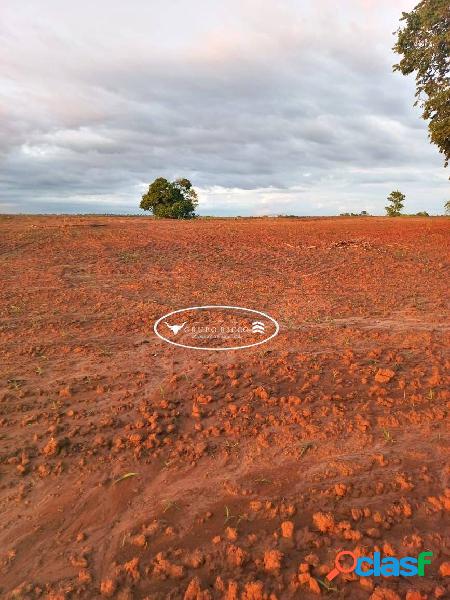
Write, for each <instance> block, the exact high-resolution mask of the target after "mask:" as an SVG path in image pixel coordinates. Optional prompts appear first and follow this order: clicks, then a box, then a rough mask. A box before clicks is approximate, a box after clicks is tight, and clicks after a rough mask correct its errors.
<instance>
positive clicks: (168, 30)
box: [0, 0, 448, 215]
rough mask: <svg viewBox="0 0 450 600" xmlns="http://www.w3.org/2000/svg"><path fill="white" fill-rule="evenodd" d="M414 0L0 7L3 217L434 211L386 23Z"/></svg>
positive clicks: (433, 158)
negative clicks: (145, 207) (171, 208)
mask: <svg viewBox="0 0 450 600" xmlns="http://www.w3.org/2000/svg"><path fill="white" fill-rule="evenodd" d="M416 3H417V2H416V0H413V1H411V0H339V2H337V1H336V0H295V1H294V0H292V1H291V0H281V1H277V0H226V1H224V0H170V1H167V0H128V1H127V2H124V1H123V0H96V1H95V2H92V1H88V0H78V1H77V2H72V3H69V2H62V1H61V0H28V1H27V0H2V2H1V5H0V48H1V52H0V211H2V212H66V213H72V212H117V213H120V212H140V211H139V209H138V208H137V206H138V203H139V200H140V195H141V194H142V192H143V190H144V188H145V187H146V185H148V183H149V182H150V181H152V180H153V179H154V178H155V177H157V176H165V177H168V178H171V179H172V178H175V177H180V176H183V177H188V178H190V179H191V180H192V182H193V183H194V185H195V186H196V187H197V189H198V190H199V196H200V206H199V212H200V213H201V214H216V215H251V214H253V215H259V214H279V213H285V214H300V215H304V214H311V215H312V214H336V213H339V212H343V211H358V212H359V211H360V210H364V209H365V210H368V211H369V212H371V213H373V214H377V213H379V214H381V213H382V212H383V211H384V208H383V207H384V205H385V199H386V196H387V194H388V193H389V192H390V191H391V190H393V189H397V188H399V189H400V190H402V191H403V192H404V193H405V194H406V196H407V205H406V210H407V211H408V212H416V211H418V210H427V211H428V212H430V213H442V212H443V204H444V202H445V201H446V200H448V179H447V178H448V171H447V170H445V169H444V167H443V160H442V156H441V155H440V154H439V153H438V151H437V149H436V148H435V147H433V146H431V145H430V144H429V142H428V138H427V129H426V123H425V122H424V121H423V120H421V118H420V111H419V109H417V108H416V109H415V108H413V107H412V104H413V101H414V80H413V77H411V78H409V79H406V78H404V77H403V76H401V75H400V74H398V73H392V64H393V63H394V62H395V61H396V60H397V58H396V56H395V55H394V54H393V53H392V51H391V47H392V45H393V43H394V36H393V35H392V32H393V31H394V30H395V29H396V28H397V26H398V21H399V17H400V15H401V11H402V10H405V11H409V10H411V9H412V8H413V7H414V5H415V4H416Z"/></svg>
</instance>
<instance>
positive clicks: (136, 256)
mask: <svg viewBox="0 0 450 600" xmlns="http://www.w3.org/2000/svg"><path fill="white" fill-rule="evenodd" d="M449 233H450V220H448V219H444V218H429V219H426V218H399V219H395V218H393V219H388V218H355V219H345V218H342V219H252V220H198V221H193V222H168V221H161V222H155V221H153V220H151V219H147V218H122V217H120V218H119V217H116V218H114V217H112V218H107V217H81V218H80V217H70V218H69V217H67V218H66V217H2V218H1V219H0V252H1V255H0V260H1V272H2V275H1V278H2V287H1V292H0V293H1V313H0V318H1V320H0V325H1V329H0V334H1V337H0V342H1V344H0V352H1V375H2V383H1V388H0V400H1V402H0V444H1V463H0V519H1V526H0V593H1V595H2V597H4V598H24V599H28V598H29V599H34V598H47V599H52V600H57V599H58V600H59V599H63V598H64V599H66V598H67V599H69V598H82V599H85V598H86V599H92V598H104V597H112V598H117V599H122V600H124V599H133V598H137V599H143V598H147V599H166V598H168V599H177V598H181V599H184V600H208V599H222V598H223V599H226V600H263V599H268V600H269V599H270V600H275V599H278V600H281V599H285V598H287V599H288V598H302V599H305V600H309V599H312V598H317V597H318V596H319V595H320V596H322V597H329V598H339V599H341V598H348V599H351V600H362V599H369V598H370V599H371V600H398V599H399V598H400V599H401V600H403V599H406V600H425V599H433V598H446V597H449V596H448V594H449V590H450V586H449V580H448V578H446V577H447V576H448V575H449V572H450V557H449V537H448V533H449V525H448V523H449V521H448V510H449V507H450V488H449V484H448V475H449V470H448V467H447V466H446V465H447V464H448V463H447V462H446V460H447V458H448V454H447V453H446V434H447V432H448V420H446V419H447V417H448V403H449V399H450V394H449V391H448V388H447V387H446V382H447V383H448V379H447V380H446V373H445V369H446V367H447V368H448V366H449V355H448V347H449V345H448V334H449V325H448V323H447V322H446V315H448V306H447V304H446V302H447V299H448V281H449V268H448V267H449V264H448V257H449V241H450V236H449ZM214 304H227V305H234V306H243V307H248V308H252V309H256V310H261V311H264V312H267V313H268V314H270V315H271V316H273V317H274V318H275V319H277V320H278V322H279V323H280V327H281V329H280V333H279V335H278V337H276V338H274V339H273V340H271V341H270V342H269V343H267V344H265V345H262V346H258V347H255V348H250V349H246V350H240V351H229V352H205V351H200V352H199V351H195V350H186V349H182V348H177V347H173V346H170V345H169V344H167V343H165V342H164V341H162V340H160V339H159V338H157V337H156V336H155V335H154V333H153V330H152V327H153V323H154V321H155V320H156V319H157V318H159V317H160V316H162V315H164V314H165V313H167V312H170V311H172V310H176V309H178V308H184V307H188V306H198V305H214ZM343 549H347V550H352V551H354V552H355V553H356V554H359V555H372V554H373V552H374V551H380V552H381V553H382V555H383V556H389V555H392V556H396V557H402V556H417V555H418V554H419V553H420V552H422V551H431V552H432V553H433V557H432V562H431V565H427V566H426V570H425V576H424V577H418V576H416V577H395V576H393V577H358V576H356V575H355V574H354V573H351V574H349V575H343V574H339V575H338V576H337V577H336V578H335V579H334V580H333V581H332V582H329V581H328V580H327V579H326V575H327V574H328V572H329V571H330V570H331V569H332V568H333V566H334V559H335V556H336V553H337V552H338V551H340V550H343Z"/></svg>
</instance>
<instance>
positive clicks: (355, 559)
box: [327, 550, 358, 581]
mask: <svg viewBox="0 0 450 600" xmlns="http://www.w3.org/2000/svg"><path fill="white" fill-rule="evenodd" d="M343 556H350V557H351V558H352V560H353V563H352V564H351V565H350V566H349V567H344V566H342V565H341V563H340V560H341V558H342V557H343ZM357 564H358V557H357V556H356V554H355V553H354V552H352V551H351V550H341V552H338V553H337V554H336V558H335V559H334V569H333V570H332V571H330V572H329V573H328V575H327V579H328V581H332V580H333V579H334V578H335V577H337V575H339V573H352V572H353V571H354V570H355V569H356V565H357Z"/></svg>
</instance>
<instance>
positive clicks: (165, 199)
mask: <svg viewBox="0 0 450 600" xmlns="http://www.w3.org/2000/svg"><path fill="white" fill-rule="evenodd" d="M197 204H198V200H197V194H196V192H195V190H194V188H193V187H192V183H191V182H190V181H189V179H177V180H176V181H167V179H164V177H158V178H157V179H155V181H154V182H153V183H151V184H150V186H149V188H148V192H147V193H146V194H144V195H143V196H142V200H141V203H140V207H141V208H142V209H143V210H151V211H152V213H153V215H154V216H155V217H157V218H159V219H192V218H193V217H195V208H196V206H197Z"/></svg>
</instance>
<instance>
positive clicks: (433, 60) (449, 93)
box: [394, 0, 450, 166]
mask: <svg viewBox="0 0 450 600" xmlns="http://www.w3.org/2000/svg"><path fill="white" fill-rule="evenodd" d="M401 21H404V22H405V25H404V27H400V28H399V29H398V30H397V43H396V44H395V46H394V50H395V52H397V53H398V54H400V55H402V56H403V58H402V59H401V60H400V62H399V63H398V64H395V65H394V71H400V72H401V73H403V75H409V74H410V73H414V72H415V73H416V102H415V104H416V105H417V104H419V105H420V106H421V108H422V109H423V113H422V117H423V118H424V119H425V120H428V121H429V123H428V131H429V135H430V140H431V142H432V143H433V144H436V145H437V147H438V148H439V152H441V153H442V154H443V155H444V157H445V166H447V165H448V163H449V160H450V3H449V0H422V1H421V2H419V4H418V5H417V6H416V7H415V8H414V10H412V11H411V12H409V13H406V12H403V13H402V18H401Z"/></svg>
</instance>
